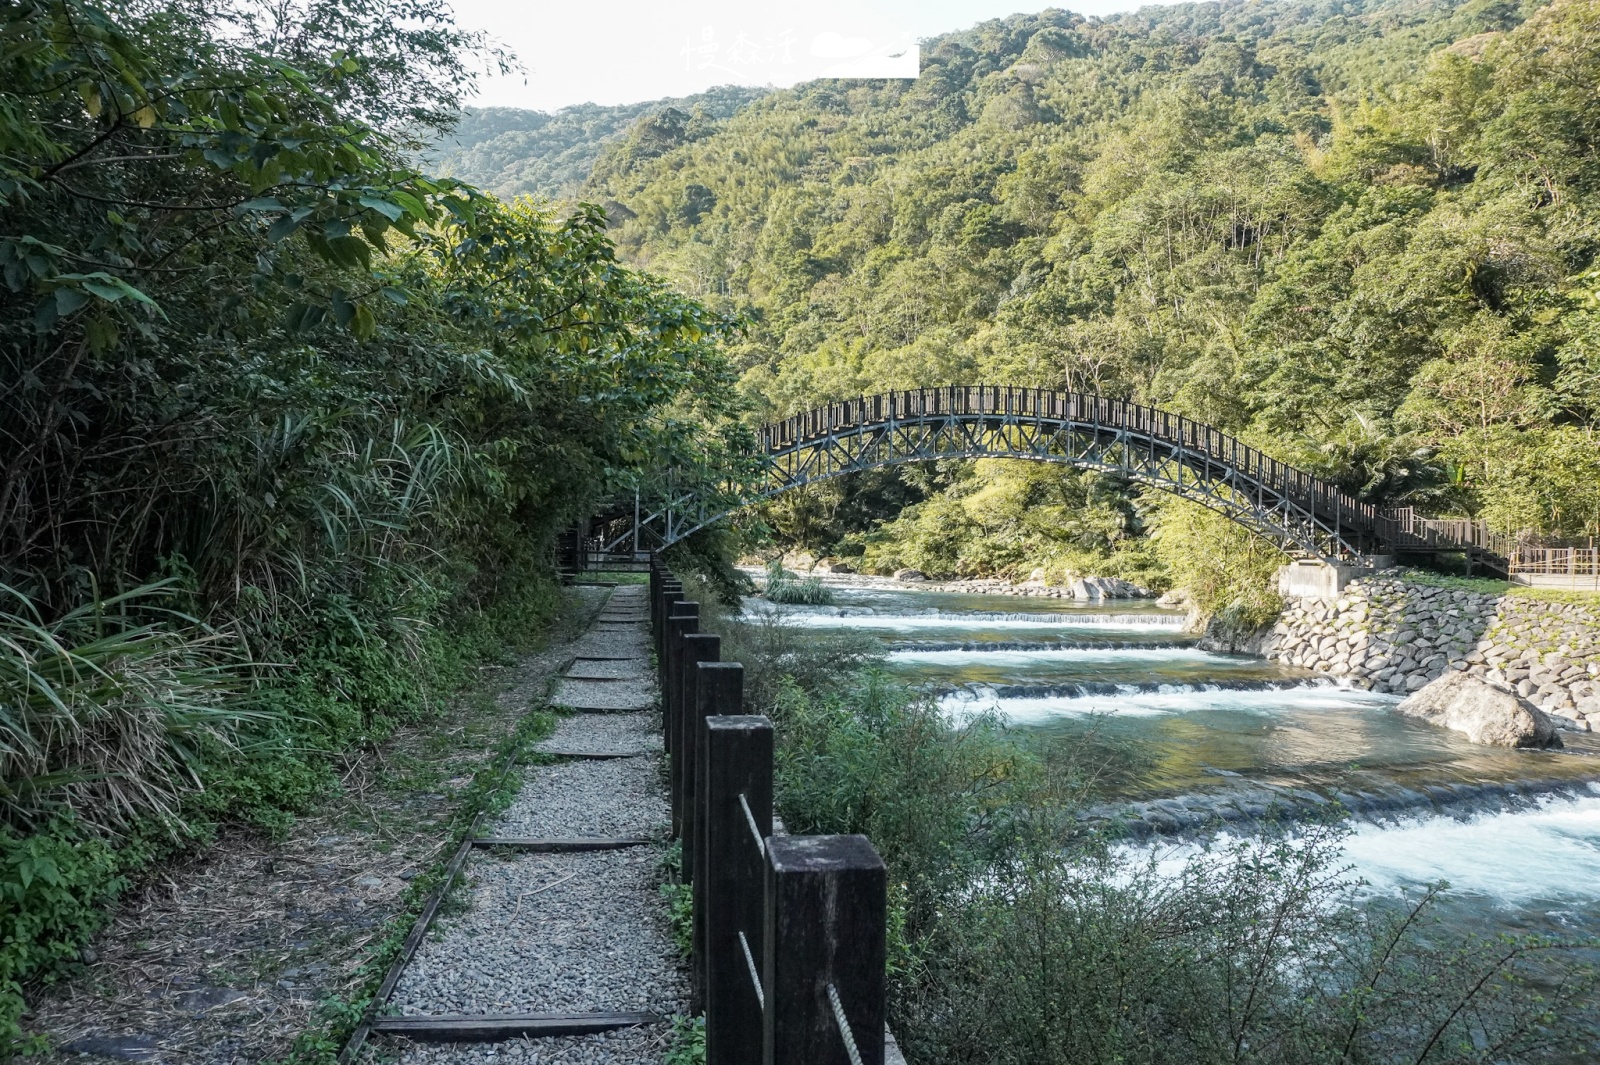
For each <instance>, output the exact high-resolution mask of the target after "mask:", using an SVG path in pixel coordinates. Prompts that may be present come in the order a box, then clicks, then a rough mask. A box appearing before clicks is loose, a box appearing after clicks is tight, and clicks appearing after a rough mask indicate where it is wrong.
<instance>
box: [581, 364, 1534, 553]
mask: <svg viewBox="0 0 1600 1065" xmlns="http://www.w3.org/2000/svg"><path fill="white" fill-rule="evenodd" d="M757 449H758V454H757V455H755V456H753V457H754V458H756V459H757V460H758V462H757V463H756V468H757V475H756V477H755V479H754V481H753V483H747V484H745V485H743V486H740V487H731V486H730V487H725V488H723V489H721V490H719V491H716V492H687V491H685V492H679V493H672V492H670V491H669V493H668V494H667V496H666V502H664V503H661V504H660V505H658V506H655V507H650V508H646V507H643V506H636V508H635V510H634V513H633V515H632V521H631V523H628V522H627V521H626V518H627V515H626V514H622V513H619V514H616V515H613V520H614V527H615V526H616V525H625V526H626V528H625V530H624V531H621V532H620V534H619V535H617V536H615V537H613V538H610V539H609V540H606V539H602V540H600V541H598V542H595V543H593V546H594V547H598V548H600V549H601V550H602V551H606V552H615V551H629V550H631V551H634V552H642V551H649V550H659V549H661V548H663V547H668V546H670V545H672V544H674V543H676V542H678V541H679V540H682V539H683V538H685V537H687V536H690V535H692V534H693V533H695V532H698V531H699V530H701V529H703V528H705V527H706V526H708V525H710V524H712V523H714V522H716V521H719V520H721V519H723V518H725V517H727V516H728V515H729V514H731V513H733V512H734V511H736V510H738V509H740V508H742V507H745V506H749V505H751V504H753V503H756V502H759V501H761V500H763V499H767V498H770V497H772V496H775V495H778V494H779V493H782V492H786V491H789V490H790V489H793V488H798V487H801V486H803V485H808V484H817V483H820V482H823V481H827V480H831V479H833V478H835V477H842V476H844V475H846V474H851V473H856V472H859V471H862V470H870V469H876V468H879V467H883V466H894V465H900V464H904V463H908V462H927V461H931V460H934V459H947V458H963V459H977V458H1012V459H1022V460H1026V461H1033V462H1053V463H1059V464H1062V465H1067V466H1072V467H1075V468H1078V469H1089V470H1099V471H1101V472H1104V473H1108V474H1112V475H1115V476H1118V477H1122V478H1124V479H1126V480H1128V481H1132V482H1135V483H1138V484H1143V485H1149V486H1151V487H1154V488H1158V489H1161V490H1163V491H1166V492H1170V493H1172V494H1173V495H1177V496H1180V497H1182V498H1184V499H1188V500H1192V501H1193V502H1196V503H1199V504H1200V505H1202V506H1205V507H1208V508H1209V509H1211V510H1213V511H1216V512H1217V513H1219V514H1222V515H1224V516H1225V517H1228V518H1230V519H1232V520H1233V521H1235V522H1238V523H1239V524H1240V525H1242V526H1244V527H1245V528H1247V529H1250V530H1251V531H1252V532H1255V533H1257V534H1259V535H1261V536H1264V537H1266V538H1267V539H1269V540H1271V541H1273V542H1274V543H1276V544H1277V545H1278V546H1279V547H1280V548H1282V549H1283V550H1284V551H1286V552H1288V553H1289V554H1291V555H1294V556H1297V557H1300V558H1307V559H1319V560H1321V561H1324V562H1329V563H1340V562H1342V563H1346V564H1349V563H1355V564H1369V563H1370V562H1372V561H1374V559H1375V557H1376V556H1382V555H1396V554H1405V553H1424V554H1427V553H1435V554H1436V553H1440V552H1465V553H1466V554H1467V555H1468V557H1469V560H1471V561H1473V562H1476V563H1477V564H1478V565H1480V566H1483V567H1484V568H1488V569H1493V570H1500V571H1502V572H1504V570H1505V567H1506V561H1505V558H1504V557H1503V553H1504V550H1505V548H1504V545H1502V544H1500V543H1498V542H1497V539H1496V538H1493V537H1491V536H1490V535H1489V534H1488V533H1487V531H1486V530H1485V529H1484V528H1483V527H1482V526H1481V525H1480V524H1478V523H1475V522H1451V521H1432V520H1427V519H1420V518H1418V517H1416V515H1415V514H1414V513H1413V512H1412V511H1411V510H1410V508H1394V509H1382V508H1378V507H1375V506H1374V505H1373V504H1371V503H1364V502H1361V501H1360V500H1358V499H1356V498H1354V497H1352V496H1350V495H1349V494H1348V493H1346V492H1344V491H1343V490H1341V489H1340V488H1338V487H1337V486H1336V485H1334V484H1332V483H1331V482H1328V481H1325V480H1322V479H1321V478H1318V477H1314V476H1312V475H1311V474H1309V473H1306V472H1304V471H1302V470H1299V469H1296V468H1294V467H1292V466H1289V465H1287V464H1286V463H1283V462H1279V461H1278V460H1277V459H1274V458H1272V457H1271V456H1269V455H1266V454H1264V453H1263V452H1261V451H1260V450H1258V449H1256V448H1253V447H1250V446H1248V445H1246V444H1244V443H1241V442H1240V441H1239V440H1238V439H1237V438H1236V437H1233V436H1229V435H1228V434H1226V433H1223V432H1221V431H1219V430H1217V429H1214V428H1212V427H1210V426H1208V425H1204V424H1202V423H1200V422H1196V421H1194V420H1193V419H1191V418H1185V417H1183V416H1181V415H1176V414H1171V413H1168V412H1167V411H1163V410H1159V409H1157V408H1155V407H1147V406H1143V405H1140V404H1137V403H1129V402H1127V401H1125V400H1119V399H1110V398H1107V397H1105V396H1098V395H1092V394H1087V393H1080V392H1056V391H1050V390H1047V389H1038V388H1017V387H1005V386H994V385H952V386H947V387H944V388H924V389H913V390H909V391H897V392H884V393H882V394H880V395H875V396H863V397H860V398H858V399H850V400H844V401H841V402H837V403H830V404H828V405H826V406H823V407H818V408H817V409H815V410H811V411H806V412H805V413H803V414H797V415H795V416H793V417H791V418H787V419H784V420H783V421H780V422H775V423H773V424H771V425H767V426H765V427H764V428H762V429H761V431H760V433H759V434H758V438H757Z"/></svg>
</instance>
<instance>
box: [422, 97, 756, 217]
mask: <svg viewBox="0 0 1600 1065" xmlns="http://www.w3.org/2000/svg"><path fill="white" fill-rule="evenodd" d="M764 93H765V90H763V89H751V88H745V87H743V86H738V85H723V86H719V87H718V88H715V89H710V90H708V91H706V92H703V93H697V94H695V95H694V96H684V97H680V98H676V99H667V100H651V101H648V102H645V103H637V104H617V105H612V106H603V105H601V104H575V105H573V106H571V107H563V108H562V109H561V110H559V111H555V112H553V113H546V112H543V111H528V110H524V109H522V108H517V107H473V108H468V109H466V110H465V111H463V112H462V113H461V116H460V118H459V119H458V120H457V121H456V123H455V125H454V126H452V127H451V129H450V132H449V134H448V136H446V137H444V138H443V139H441V140H439V141H438V142H437V143H435V144H431V145H429V146H428V148H427V149H426V150H425V151H423V152H421V153H419V156H418V158H419V160H420V165H421V167H422V168H423V169H424V170H426V171H428V172H429V173H431V174H439V175H442V176H444V177H453V178H457V179H459V180H461V181H464V182H466V183H468V184H469V185H474V186H476V187H477V188H480V189H483V190H484V191H486V192H492V193H494V194H495V195H496V196H499V197H501V198H502V199H512V198H514V197H517V196H534V197H539V198H545V199H565V198H570V197H571V196H573V195H574V194H575V193H576V192H577V191H578V189H579V188H580V187H581V186H582V185H583V183H584V182H585V181H587V180H588V178H589V175H590V173H591V172H592V171H593V170H594V164H595V160H596V158H598V157H599V155H600V153H601V151H602V150H604V149H605V148H606V146H607V145H609V144H610V143H611V142H612V141H615V140H619V139H621V138H624V137H627V136H629V135H630V134H632V135H633V137H634V140H635V141H636V142H637V141H638V139H639V133H640V132H643V131H645V130H653V129H656V128H665V129H666V131H667V136H666V137H665V138H664V139H662V140H661V142H660V147H659V150H658V154H659V152H660V151H666V150H668V149H670V148H675V147H677V146H678V145H680V144H683V143H685V137H684V135H683V134H684V133H685V131H686V127H687V126H688V124H689V123H690V122H696V123H697V128H706V125H707V123H708V122H711V121H715V120H717V119H723V118H727V117H729V116H730V115H732V114H733V113H734V112H735V111H737V110H738V109H739V108H741V107H743V106H744V105H745V104H747V103H749V102H750V101H752V100H756V99H759V98H760V97H761V96H762V95H764ZM679 116H681V118H679ZM663 117H665V119H666V121H664V122H663V121H662V118H663ZM641 119H645V120H647V121H646V122H644V123H643V124H642V125H641V124H640V120H641ZM675 120H676V121H675ZM674 125H675V126H676V127H677V128H676V130H674V129H672V127H673V126H674ZM636 151H637V149H636Z"/></svg>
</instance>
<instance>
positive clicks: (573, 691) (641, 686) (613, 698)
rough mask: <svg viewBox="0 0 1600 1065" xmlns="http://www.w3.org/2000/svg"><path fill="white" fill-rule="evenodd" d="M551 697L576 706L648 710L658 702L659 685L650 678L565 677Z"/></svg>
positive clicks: (557, 703) (558, 701)
mask: <svg viewBox="0 0 1600 1065" xmlns="http://www.w3.org/2000/svg"><path fill="white" fill-rule="evenodd" d="M550 701H551V702H553V703H555V704H556V705H557V706H567V707H571V708H572V709H574V710H599V711H610V710H648V709H649V708H650V707H652V706H654V705H655V704H656V688H655V685H654V684H652V683H651V682H650V681H648V680H573V679H563V680H562V681H561V683H560V684H558V685H556V693H555V695H554V696H552V697H551V700H550Z"/></svg>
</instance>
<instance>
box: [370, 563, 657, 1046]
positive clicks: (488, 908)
mask: <svg viewBox="0 0 1600 1065" xmlns="http://www.w3.org/2000/svg"><path fill="white" fill-rule="evenodd" d="M644 595H645V590H644V589H643V588H633V587H629V588H618V589H617V590H616V591H615V592H614V593H613V594H612V596H611V599H610V602H609V603H608V604H607V606H606V607H604V608H603V609H602V610H601V613H600V616H599V618H598V619H597V620H596V622H595V624H594V625H593V626H592V627H591V628H590V629H589V631H588V632H587V633H586V634H585V635H584V636H582V637H581V638H580V639H579V640H578V641H577V642H576V643H575V644H574V645H573V646H572V651H573V653H574V654H575V655H577V656H578V657H577V659H576V660H575V661H574V662H573V665H572V668H571V669H570V670H569V671H568V673H567V675H566V677H564V678H563V679H562V681H561V682H560V685H559V686H558V689H557V692H556V694H555V696H554V698H553V699H552V701H553V702H554V703H556V704H558V705H567V706H574V707H579V708H587V709H591V710H601V711H609V712H601V713H580V714H577V715H575V716H572V717H568V718H565V719H563V720H562V721H561V722H560V724H559V725H558V726H557V728H556V731H555V732H554V734H552V735H551V736H550V737H548V738H547V739H545V740H544V741H542V742H541V743H540V744H539V748H541V749H544V750H550V751H561V750H573V751H595V752H601V751H604V752H618V751H626V752H630V753H631V752H635V751H637V752H642V753H640V754H639V755H638V756H636V757H628V758H616V759H607V760H600V761H589V760H574V761H563V762H557V763H555V764H553V765H543V766H532V767H528V768H527V769H525V770H523V773H522V779H523V785H522V789H521V791H520V792H519V793H518V795H517V797H516V799H515V800H514V801H513V802H512V804H511V806H510V808H509V809H507V810H506V812H505V813H504V814H503V815H502V816H501V817H500V818H499V819H498V820H497V821H496V823H495V824H493V825H491V826H486V827H485V830H484V834H485V835H493V836H556V837H571V836H611V837H618V836H644V837H649V838H653V839H658V840H665V838H666V834H667V829H668V825H669V821H670V817H671V812H670V809H669V807H668V803H667V796H666V791H665V787H664V786H663V784H662V780H661V770H662V760H663V756H662V754H661V734H660V723H659V717H658V715H657V714H656V713H654V706H655V702H656V688H655V681H654V677H653V676H652V675H651V672H650V657H649V651H648V645H647V642H646V639H647V637H646V628H647V626H646V617H645V615H644V614H643V612H642V610H641V607H642V605H643V602H644ZM630 711H631V712H630ZM639 711H643V712H639ZM664 853H665V849H664V846H663V845H662V844H654V845H650V846H642V847H630V848H627V849H625V850H617V851H593V852H587V853H579V854H529V853H519V852H510V853H506V854H490V853H483V852H478V853H475V854H474V855H473V857H472V859H471V862H470V864H469V865H468V867H467V870H466V873H465V875H466V884H467V885H468V887H469V889H470V901H469V902H468V904H467V909H466V911H465V912H464V913H461V914H459V915H457V916H454V917H445V918H440V919H439V920H438V922H437V923H436V924H435V925H434V928H433V930H432V932H431V933H430V935H429V937H428V939H427V940H426V941H425V942H424V943H423V946H422V949H421V950H419V951H418V952H417V956H416V957H415V958H414V959H413V960H412V962H411V964H410V965H409V966H408V967H407V968H406V970H405V973H404V974H403V975H402V977H401V979H400V984H399V986H398V987H397V988H396V989H395V993H394V998H393V1000H392V1005H393V1006H394V1007H396V1008H397V1009H398V1010H399V1011H400V1012H401V1013H403V1014H408V1015H412V1016H421V1015H439V1014H452V1013H454V1014H518V1013H556V1012H594V1011H607V1010H621V1011H647V1012H652V1013H656V1014H659V1015H661V1016H664V1017H666V1016H672V1015H674V1014H681V1013H684V1012H686V1011H687V1009H688V986H687V982H686V979H685V975H684V972H683V970H682V968H681V960H680V958H679V955H678V951H677V947H676V945H675V944H674V942H673V940H672V933H671V925H670V922H669V920H668V916H667V907H666V902H665V901H664V900H663V899H662V897H661V894H660V891H659V889H658V885H659V884H660V883H661V879H662V875H661V871H660V863H661V860H662V857H663V855H664ZM670 1044H671V1032H670V1027H669V1026H667V1025H653V1026H647V1027H643V1028H636V1029H630V1030H627V1031H621V1032H608V1033H604V1034H601V1035H591V1036H579V1037H571V1038H559V1039H532V1040H527V1039H519V1040H513V1041H510V1042H506V1043H498V1044H452V1045H430V1044H422V1043H418V1044H413V1043H410V1042H408V1041H405V1040H395V1041H393V1042H392V1043H391V1044H390V1047H391V1050H396V1051H398V1053H399V1060H400V1061H401V1062H405V1063H414V1065H443V1063H447V1062H449V1063H458V1062H459V1063H477V1062H528V1063H530V1065H532V1063H540V1065H579V1063H585V1065H661V1062H662V1060H663V1058H664V1057H665V1055H666V1052H667V1049H668V1048H669V1046H670Z"/></svg>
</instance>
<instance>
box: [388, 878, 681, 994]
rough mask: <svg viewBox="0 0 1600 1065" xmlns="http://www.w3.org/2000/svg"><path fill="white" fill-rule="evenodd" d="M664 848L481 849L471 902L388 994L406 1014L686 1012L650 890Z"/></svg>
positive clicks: (659, 906) (662, 915)
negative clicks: (501, 853)
mask: <svg viewBox="0 0 1600 1065" xmlns="http://www.w3.org/2000/svg"><path fill="white" fill-rule="evenodd" d="M662 854H663V850H662V848H660V847H631V848H629V849H627V850H620V851H595V852H592V853H588V854H520V855H516V856H514V857H511V858H499V857H495V856H492V855H483V856H481V857H479V858H478V859H477V860H475V861H474V862H473V863H472V867H471V876H472V880H473V892H472V908H471V909H470V910H468V911H467V913H465V914H463V915H461V916H459V917H457V918H454V919H452V920H450V921H449V922H448V924H447V925H446V926H445V927H444V928H443V929H442V931H443V935H442V936H440V937H438V938H436V939H434V940H433V941H431V942H430V943H428V944H427V947H426V948H425V949H424V950H422V951H420V952H419V953H418V956H417V958H416V959H415V960H413V961H412V963H411V965H410V966H408V967H407V969H406V972H405V975H404V977H402V979H401V981H400V986H399V987H398V988H397V989H396V990H395V995H394V1005H396V1006H397V1007H399V1010H400V1012H401V1013H403V1014H411V1015H415V1014H436V1013H465V1014H508V1013H558V1012H569V1011H570V1012H584V1013H587V1012H594V1011H600V1010H647V1011H652V1012H655V1013H659V1014H661V1015H663V1016H666V1015H670V1014H673V1013H682V1012H684V1011H685V1010H686V1009H687V1008H688V999H687V987H686V984H685V981H684V978H683V973H682V971H681V970H680V968H679V964H678V956H677V948H676V947H675V946H674V945H673V943H672V938H671V934H670V931H669V928H668V924H667V915H666V908H665V903H664V902H663V901H662V899H661V897H660V895H659V893H658V892H657V884H658V883H659V881H660V875H659V872H658V866H659V864H660V862H661V858H662Z"/></svg>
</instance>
